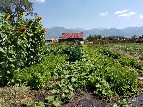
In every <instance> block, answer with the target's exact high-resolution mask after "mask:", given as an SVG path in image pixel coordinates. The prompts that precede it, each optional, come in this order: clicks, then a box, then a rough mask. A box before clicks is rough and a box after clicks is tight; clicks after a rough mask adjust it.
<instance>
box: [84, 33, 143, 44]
mask: <svg viewBox="0 0 143 107" xmlns="http://www.w3.org/2000/svg"><path fill="white" fill-rule="evenodd" d="M85 41H88V42H93V43H97V42H98V43H99V42H100V41H102V42H103V41H106V43H118V42H119V43H120V42H121V43H126V42H129V43H132V42H133V43H134V42H136V43H143V35H142V36H137V35H133V36H131V37H124V36H114V35H111V36H102V35H89V36H88V37H87V38H86V39H85Z"/></svg>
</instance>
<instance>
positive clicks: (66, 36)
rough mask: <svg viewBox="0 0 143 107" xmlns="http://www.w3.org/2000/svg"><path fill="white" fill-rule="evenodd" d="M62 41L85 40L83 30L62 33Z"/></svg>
mask: <svg viewBox="0 0 143 107" xmlns="http://www.w3.org/2000/svg"><path fill="white" fill-rule="evenodd" d="M60 41H61V42H62V41H83V32H79V33H62V37H61V38H60Z"/></svg>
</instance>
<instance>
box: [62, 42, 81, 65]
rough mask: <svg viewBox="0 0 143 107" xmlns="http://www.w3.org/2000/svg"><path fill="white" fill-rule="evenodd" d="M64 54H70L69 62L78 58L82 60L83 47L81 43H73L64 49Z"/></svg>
mask: <svg viewBox="0 0 143 107" xmlns="http://www.w3.org/2000/svg"><path fill="white" fill-rule="evenodd" d="M63 52H64V54H67V55H68V56H69V59H68V61H69V62H75V61H76V60H81V59H82V57H83V52H82V49H81V47H80V46H79V45H71V46H68V47H67V48H65V49H64V50H63Z"/></svg>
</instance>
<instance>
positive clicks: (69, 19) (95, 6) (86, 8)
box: [32, 0, 143, 29]
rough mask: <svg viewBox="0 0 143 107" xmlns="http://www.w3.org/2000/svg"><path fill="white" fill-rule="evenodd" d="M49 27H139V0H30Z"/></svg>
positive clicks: (142, 22)
mask: <svg viewBox="0 0 143 107" xmlns="http://www.w3.org/2000/svg"><path fill="white" fill-rule="evenodd" d="M32 1H33V2H34V12H37V13H38V14H39V16H42V17H43V19H42V24H43V25H44V27H46V28H49V27H53V26H60V27H65V28H84V29H91V28H125V27H136V26H138V27H140V26H143V0H32Z"/></svg>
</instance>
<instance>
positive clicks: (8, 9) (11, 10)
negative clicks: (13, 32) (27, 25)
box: [0, 0, 33, 23]
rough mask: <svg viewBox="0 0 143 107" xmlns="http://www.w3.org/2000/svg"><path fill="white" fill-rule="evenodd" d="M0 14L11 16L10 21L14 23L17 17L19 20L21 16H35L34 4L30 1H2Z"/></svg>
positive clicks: (0, 1)
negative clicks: (24, 14)
mask: <svg viewBox="0 0 143 107" xmlns="http://www.w3.org/2000/svg"><path fill="white" fill-rule="evenodd" d="M0 12H1V13H2V12H5V13H7V14H9V15H10V20H11V22H12V23H14V22H15V21H16V20H18V19H15V17H17V18H19V16H20V15H22V14H23V13H26V15H29V14H33V3H31V2H29V0H0Z"/></svg>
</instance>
